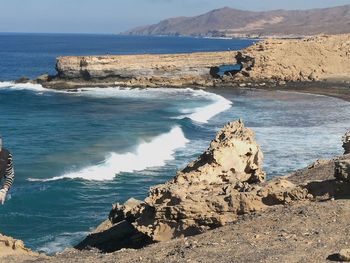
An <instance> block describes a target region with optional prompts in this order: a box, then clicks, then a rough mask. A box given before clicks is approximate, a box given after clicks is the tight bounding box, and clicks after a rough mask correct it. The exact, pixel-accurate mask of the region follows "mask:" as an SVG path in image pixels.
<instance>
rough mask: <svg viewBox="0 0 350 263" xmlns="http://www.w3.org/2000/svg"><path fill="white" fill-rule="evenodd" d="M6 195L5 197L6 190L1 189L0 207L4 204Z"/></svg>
mask: <svg viewBox="0 0 350 263" xmlns="http://www.w3.org/2000/svg"><path fill="white" fill-rule="evenodd" d="M6 195H7V190H6V189H1V190H0V203H1V204H2V205H3V204H4V203H5V200H6Z"/></svg>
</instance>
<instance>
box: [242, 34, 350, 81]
mask: <svg viewBox="0 0 350 263" xmlns="http://www.w3.org/2000/svg"><path fill="white" fill-rule="evenodd" d="M243 53H244V55H248V56H251V57H253V58H255V66H254V68H253V70H252V71H251V72H250V78H252V79H256V80H261V79H273V80H277V81H279V80H282V81H315V80H325V79H328V80H341V79H347V80H349V79H350V67H349V65H350V34H344V35H334V36H326V35H322V36H316V37H309V38H305V39H301V40H276V39H270V40H265V41H262V42H260V43H257V44H255V45H253V46H251V47H249V48H247V49H245V50H244V51H243Z"/></svg>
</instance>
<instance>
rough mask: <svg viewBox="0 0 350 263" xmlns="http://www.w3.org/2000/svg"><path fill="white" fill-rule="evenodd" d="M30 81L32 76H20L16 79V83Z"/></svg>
mask: <svg viewBox="0 0 350 263" xmlns="http://www.w3.org/2000/svg"><path fill="white" fill-rule="evenodd" d="M29 81H30V78H28V77H26V76H22V77H20V78H19V79H17V80H15V83H16V84H19V83H27V82H29Z"/></svg>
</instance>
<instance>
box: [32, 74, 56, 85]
mask: <svg viewBox="0 0 350 263" xmlns="http://www.w3.org/2000/svg"><path fill="white" fill-rule="evenodd" d="M51 79H52V77H51V76H50V75H49V74H43V75H40V76H39V77H37V78H36V79H35V80H36V82H37V83H39V84H41V83H44V82H48V81H50V80H51Z"/></svg>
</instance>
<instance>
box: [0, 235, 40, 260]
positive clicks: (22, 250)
mask: <svg viewBox="0 0 350 263" xmlns="http://www.w3.org/2000/svg"><path fill="white" fill-rule="evenodd" d="M18 255H31V256H34V255H37V254H36V253H34V252H32V251H31V250H30V249H28V248H26V247H25V246H24V243H23V241H21V240H16V239H13V238H11V237H7V236H3V235H1V234H0V260H1V258H4V257H7V256H18Z"/></svg>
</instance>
